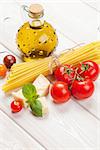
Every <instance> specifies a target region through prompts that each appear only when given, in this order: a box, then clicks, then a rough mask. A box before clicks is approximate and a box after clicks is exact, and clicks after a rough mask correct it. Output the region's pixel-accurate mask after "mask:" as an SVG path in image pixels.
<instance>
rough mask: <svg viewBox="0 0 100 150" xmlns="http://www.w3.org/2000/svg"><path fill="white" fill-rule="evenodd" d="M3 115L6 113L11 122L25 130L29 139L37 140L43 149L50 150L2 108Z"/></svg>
mask: <svg viewBox="0 0 100 150" xmlns="http://www.w3.org/2000/svg"><path fill="white" fill-rule="evenodd" d="M0 110H1V111H2V113H4V114H5V115H6V116H7V117H8V118H9V119H10V120H12V121H13V122H14V123H15V124H16V125H17V126H18V127H19V128H21V130H23V131H24V132H25V133H26V134H27V135H28V136H29V137H31V138H32V140H35V141H36V142H37V143H38V144H40V146H41V147H43V148H44V149H45V150H48V149H47V148H46V147H45V146H44V145H43V144H42V143H41V142H40V141H39V140H37V139H36V138H35V137H34V136H33V135H32V134H31V133H29V132H28V131H27V130H26V129H24V128H23V127H22V126H21V125H20V124H18V123H17V122H16V121H15V120H14V119H13V118H11V117H10V115H8V114H7V113H6V112H5V111H4V110H3V109H2V108H0Z"/></svg>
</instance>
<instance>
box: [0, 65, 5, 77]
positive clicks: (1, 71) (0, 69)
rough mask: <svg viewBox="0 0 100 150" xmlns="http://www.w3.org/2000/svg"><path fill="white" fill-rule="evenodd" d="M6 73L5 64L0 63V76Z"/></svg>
mask: <svg viewBox="0 0 100 150" xmlns="http://www.w3.org/2000/svg"><path fill="white" fill-rule="evenodd" d="M6 73H7V68H6V66H5V65H3V64H0V77H2V78H4V77H5V76H6Z"/></svg>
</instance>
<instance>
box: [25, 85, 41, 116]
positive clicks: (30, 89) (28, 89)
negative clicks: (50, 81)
mask: <svg viewBox="0 0 100 150" xmlns="http://www.w3.org/2000/svg"><path fill="white" fill-rule="evenodd" d="M22 93H23V95H24V97H25V98H26V99H27V103H28V104H29V106H30V108H31V110H32V113H33V114H34V115H35V116H38V117H42V104H41V102H40V101H39V100H38V97H39V95H38V94H37V91H36V88H35V86H34V85H33V84H31V83H28V84H26V85H24V86H23V88H22Z"/></svg>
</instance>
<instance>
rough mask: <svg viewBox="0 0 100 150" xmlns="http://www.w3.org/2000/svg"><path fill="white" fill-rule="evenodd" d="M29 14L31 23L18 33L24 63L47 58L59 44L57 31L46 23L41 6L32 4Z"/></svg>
mask: <svg viewBox="0 0 100 150" xmlns="http://www.w3.org/2000/svg"><path fill="white" fill-rule="evenodd" d="M27 12H28V17H29V21H28V22H25V23H24V24H23V25H22V26H21V27H20V29H19V30H18V33H17V38H16V42H17V45H18V49H19V50H21V52H22V57H23V60H24V61H30V60H32V59H34V58H44V57H47V56H49V55H50V54H51V53H52V52H53V50H54V49H55V48H56V46H57V43H58V38H57V35H56V32H55V29H54V28H53V27H52V26H51V24H49V23H48V22H46V21H44V19H43V15H44V9H43V7H42V6H41V5H40V4H32V5H31V6H30V7H29V8H28V10H27Z"/></svg>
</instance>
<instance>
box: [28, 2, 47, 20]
mask: <svg viewBox="0 0 100 150" xmlns="http://www.w3.org/2000/svg"><path fill="white" fill-rule="evenodd" d="M28 13H29V16H30V17H31V18H40V17H42V16H43V15H44V9H43V7H42V5H40V4H31V5H30V7H29V12H28Z"/></svg>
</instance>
